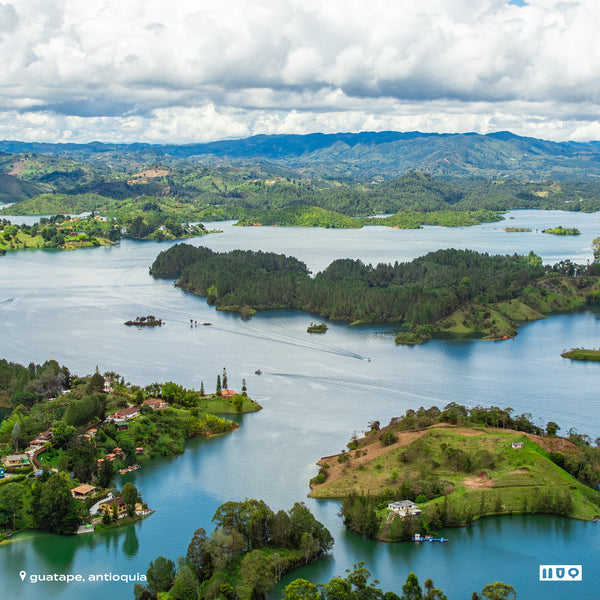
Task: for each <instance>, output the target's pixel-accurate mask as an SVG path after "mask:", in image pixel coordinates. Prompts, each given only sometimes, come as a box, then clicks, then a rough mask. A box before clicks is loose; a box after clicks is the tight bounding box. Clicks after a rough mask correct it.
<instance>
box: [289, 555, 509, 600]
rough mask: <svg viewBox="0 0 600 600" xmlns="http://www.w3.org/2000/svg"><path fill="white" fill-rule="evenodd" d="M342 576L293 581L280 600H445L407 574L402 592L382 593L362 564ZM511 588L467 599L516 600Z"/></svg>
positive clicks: (492, 588) (499, 586) (489, 589)
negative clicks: (318, 580) (312, 580)
mask: <svg viewBox="0 0 600 600" xmlns="http://www.w3.org/2000/svg"><path fill="white" fill-rule="evenodd" d="M346 573H347V575H346V576H345V577H341V576H337V577H333V578H332V579H330V580H329V581H328V582H327V583H317V584H314V583H311V582H310V581H307V580H306V579H295V580H294V581H292V583H290V584H289V585H288V586H286V587H285V589H284V590H283V600H341V599H342V598H343V599H344V600H447V597H446V595H445V594H444V592H442V590H440V589H438V588H436V587H435V585H434V583H433V581H432V580H431V579H430V578H429V579H426V580H425V583H424V587H421V585H420V583H419V580H418V578H417V576H416V575H415V574H414V573H409V574H408V577H407V578H406V583H404V584H403V585H402V590H401V591H400V590H398V594H397V593H396V592H392V591H388V592H384V591H383V590H382V589H380V588H378V587H377V586H376V584H378V583H379V582H378V581H377V580H374V581H370V578H371V573H370V572H369V570H368V569H367V568H366V567H365V563H364V562H362V561H361V562H359V563H358V564H355V565H354V568H353V569H352V571H351V570H350V569H346ZM516 598H517V594H516V592H515V589H514V588H513V587H512V586H511V585H508V584H506V583H503V582H501V581H495V582H494V583H489V584H487V585H485V586H484V588H483V589H482V590H481V593H480V594H478V593H477V592H473V595H472V596H471V600H516Z"/></svg>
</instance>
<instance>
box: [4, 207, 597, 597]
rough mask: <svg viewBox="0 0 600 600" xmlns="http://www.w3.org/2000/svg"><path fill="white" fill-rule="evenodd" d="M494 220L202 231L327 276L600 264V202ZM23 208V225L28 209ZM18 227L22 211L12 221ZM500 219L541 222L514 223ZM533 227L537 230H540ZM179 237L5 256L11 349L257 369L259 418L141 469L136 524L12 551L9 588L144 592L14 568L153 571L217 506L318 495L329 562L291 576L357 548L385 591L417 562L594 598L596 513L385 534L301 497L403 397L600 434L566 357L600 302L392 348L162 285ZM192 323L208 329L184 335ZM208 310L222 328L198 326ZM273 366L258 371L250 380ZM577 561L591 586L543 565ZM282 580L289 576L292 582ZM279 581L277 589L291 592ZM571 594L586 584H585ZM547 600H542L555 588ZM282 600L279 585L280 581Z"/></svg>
mask: <svg viewBox="0 0 600 600" xmlns="http://www.w3.org/2000/svg"><path fill="white" fill-rule="evenodd" d="M509 216H512V217H514V219H510V220H508V221H505V222H501V223H490V224H485V225H482V226H478V227H471V228H460V229H447V228H438V227H427V228H424V229H422V230H406V231H403V230H395V229H389V228H377V227H368V228H363V229H359V230H320V229H301V228H286V229H283V228H261V227H256V228H239V227H235V226H232V224H231V223H225V224H223V223H219V224H208V226H209V227H212V226H217V227H219V228H222V229H223V230H224V233H223V234H213V235H209V236H206V237H203V238H197V239H194V240H192V241H191V243H193V244H195V245H207V246H209V247H211V248H213V249H215V250H229V249H233V248H244V249H262V250H271V251H275V252H285V253H286V254H290V255H294V256H297V257H298V258H300V259H301V260H304V261H305V262H306V263H307V265H308V266H309V268H310V269H311V270H313V272H316V271H318V270H320V269H322V268H324V267H325V266H327V264H329V263H330V262H331V261H332V260H333V259H335V258H342V257H350V258H360V259H361V260H363V261H365V262H374V263H375V262H393V261H395V260H398V261H405V260H411V259H412V258H414V257H416V256H419V255H422V254H425V253H426V252H429V251H434V250H436V249H439V248H447V247H454V248H471V249H474V250H479V251H486V252H489V253H502V254H512V253H513V252H518V253H528V252H529V251H530V250H533V251H535V252H536V253H537V254H539V255H540V256H542V258H543V260H544V262H545V263H553V262H556V261H558V260H563V259H566V258H569V259H571V260H574V261H575V262H582V263H585V262H586V261H587V260H591V259H592V254H591V248H590V242H591V240H592V238H594V237H597V235H598V232H600V215H599V214H597V213H596V214H578V213H560V212H557V211H548V212H538V211H514V212H512V213H510V215H509ZM18 219H20V218H15V220H18ZM19 222H20V221H19ZM507 225H510V226H515V227H529V228H531V229H532V232H529V233H506V232H504V231H503V228H504V227H506V226H507ZM556 225H563V226H564V227H577V228H579V229H580V230H581V231H582V235H581V236H576V237H571V236H565V237H556V236H550V235H547V234H542V233H541V229H543V228H545V227H549V226H556ZM536 230H537V231H536ZM170 245H171V244H170V243H161V244H158V243H154V242H134V241H123V242H122V243H121V245H120V246H115V247H105V248H93V249H83V250H78V251H75V252H60V251H40V250H32V251H20V252H17V253H9V254H7V255H6V256H4V257H1V258H0V340H1V344H2V346H1V347H2V356H3V357H5V358H6V359H8V360H11V361H15V362H20V363H24V364H27V363H28V362H30V361H32V360H33V361H35V362H43V361H44V360H47V359H48V358H55V359H56V360H58V361H59V362H60V363H61V364H66V365H67V366H69V368H70V369H71V370H72V371H73V372H75V373H79V374H82V375H83V374H86V373H92V372H93V371H94V370H95V368H96V366H98V368H99V369H100V371H101V372H103V371H105V370H115V371H117V372H119V373H121V374H122V375H123V376H124V377H125V379H126V380H128V381H131V382H132V383H136V384H138V385H147V384H149V383H151V382H153V381H167V380H172V381H176V382H178V383H181V384H183V385H185V386H188V387H195V388H196V389H198V388H199V387H200V383H201V382H204V385H205V387H206V389H212V387H213V386H214V384H215V382H216V376H217V374H218V373H220V372H221V370H222V368H223V367H227V371H228V375H229V382H230V386H231V387H234V388H237V389H239V388H240V387H241V381H242V378H245V379H246V380H247V384H248V391H249V395H250V396H252V397H253V398H254V399H256V400H257V401H258V402H260V403H261V404H262V405H263V406H264V410H263V411H261V412H259V413H255V414H251V415H245V416H243V417H239V420H240V424H241V427H240V429H239V430H238V431H236V432H235V433H233V434H231V435H228V436H225V437H223V438H215V439H210V440H199V441H194V442H192V443H190V444H188V447H187V449H186V453H185V454H184V455H183V456H179V457H173V458H169V459H162V460H159V461H153V462H152V463H148V464H146V465H144V467H143V469H142V470H141V471H139V472H136V473H132V474H130V475H127V476H126V477H121V478H119V480H118V483H119V485H120V486H122V485H123V484H124V483H125V482H126V481H133V482H134V483H135V485H136V486H137V487H138V488H139V489H140V491H141V493H142V495H143V497H144V500H145V501H147V502H148V503H149V505H150V506H151V507H152V508H155V509H157V512H156V513H155V514H154V515H152V516H151V517H150V518H148V519H146V520H144V521H142V522H140V523H138V524H136V525H134V526H130V527H127V528H123V530H118V531H114V530H113V531H110V532H107V533H104V534H93V535H84V536H77V537H59V536H54V535H49V534H42V533H38V532H26V533H23V534H20V535H18V536H15V538H13V539H12V540H11V541H10V542H5V543H3V544H1V545H0V553H1V555H2V562H1V567H0V574H1V577H2V581H3V586H4V588H5V589H6V590H7V591H8V593H9V596H8V597H11V598H34V597H37V596H39V595H40V593H41V594H42V595H43V596H44V597H48V598H66V599H70V598H81V597H85V598H90V599H95V598H104V597H105V596H106V595H107V594H111V593H112V594H114V595H115V596H116V597H118V598H131V597H133V594H132V584H131V583H121V582H110V583H107V582H104V583H90V582H85V583H71V584H66V583H60V582H52V583H47V582H44V583H37V584H32V583H28V582H27V580H26V581H25V582H22V581H21V578H20V577H19V572H20V571H22V570H25V571H26V572H27V573H30V574H31V573H38V572H39V573H54V572H56V573H73V574H76V573H80V574H82V575H83V576H85V577H87V576H88V575H89V574H94V573H105V572H106V573H113V574H134V573H138V572H139V573H145V571H146V569H147V567H148V563H149V562H150V560H153V559H154V558H156V556H157V555H159V554H162V555H164V556H167V557H169V558H173V559H174V558H176V557H177V556H178V555H182V554H184V553H185V550H186V547H187V544H188V542H189V540H190V538H191V536H192V535H193V532H194V530H195V529H196V528H198V527H204V528H205V529H207V530H209V531H210V530H211V529H212V525H211V521H210V519H211V517H212V515H213V513H214V511H215V509H216V508H217V506H218V505H219V504H221V503H222V502H224V501H227V500H239V499H243V498H245V497H255V498H262V499H264V500H265V501H266V502H267V504H269V505H270V506H271V507H272V508H273V509H274V510H278V509H280V508H283V509H288V508H290V507H291V505H292V504H293V503H294V502H296V501H304V502H306V503H307V504H308V505H309V506H310V508H311V510H313V512H314V513H315V514H316V516H317V518H319V519H320V520H322V521H323V522H324V523H325V524H326V526H327V527H328V528H329V529H330V530H331V531H332V533H333V535H334V537H335V539H336V544H335V547H334V551H333V553H332V555H331V556H329V557H327V558H325V559H323V560H322V561H319V562H318V563H316V564H314V565H310V566H308V567H307V568H306V569H302V570H300V571H297V572H294V573H292V574H290V575H289V576H288V577H287V579H286V581H289V580H290V578H295V577H298V576H308V577H310V578H311V579H312V580H314V581H326V580H328V579H329V578H330V577H331V576H333V575H336V574H343V573H344V570H345V569H346V568H351V567H352V565H353V564H354V563H356V562H358V561H360V560H365V561H366V563H367V567H368V568H369V569H370V570H371V572H372V573H373V574H374V575H375V576H376V577H377V578H378V579H379V580H380V583H381V586H382V587H383V588H384V589H392V590H395V591H396V592H399V591H400V589H401V585H402V583H403V582H404V581H405V579H406V576H407V574H408V573H409V572H410V571H415V572H416V574H417V575H418V577H419V579H420V580H421V581H423V580H424V579H425V578H427V577H432V578H433V580H434V582H435V584H436V585H437V586H438V587H440V588H441V589H443V590H444V591H445V592H446V594H447V595H448V597H449V598H450V600H459V599H460V598H470V597H471V593H472V592H473V591H475V590H477V591H480V590H481V588H482V587H483V585H485V584H486V583H490V582H492V581H496V580H501V581H505V582H507V583H510V584H512V585H514V586H515V588H516V589H517V592H518V594H519V597H520V598H521V597H523V598H536V597H543V598H549V599H554V598H556V599H560V600H563V599H567V598H572V597H574V593H576V594H577V597H578V598H584V599H585V598H590V599H591V598H596V597H598V596H600V576H599V575H597V573H596V572H595V558H594V557H595V556H597V554H595V553H597V551H598V546H599V545H600V535H599V533H598V532H599V529H598V527H597V526H596V525H595V524H589V523H581V522H578V521H571V520H564V519H558V518H553V517H506V518H501V519H486V520H482V521H480V522H478V523H476V524H475V525H474V526H473V527H472V528H469V529H452V530H447V531H445V532H444V535H445V536H446V537H449V538H450V540H451V541H450V543H448V544H443V545H438V546H436V545H433V544H429V545H427V546H419V545H416V544H394V545H388V544H380V543H376V542H373V541H370V540H364V539H363V538H362V537H360V536H357V535H355V534H352V533H350V532H347V531H345V529H344V527H343V525H342V523H341V519H340V517H339V516H337V512H338V510H339V503H337V502H335V501H327V502H325V501H315V500H311V499H308V498H307V497H306V494H307V493H308V491H309V488H308V480H309V479H310V477H312V476H314V474H315V473H316V467H315V465H314V463H315V461H316V460H318V459H319V458H320V457H321V456H324V455H328V454H332V453H335V452H339V451H340V450H341V449H342V448H343V447H345V444H346V443H347V442H348V440H349V438H350V436H351V434H352V433H353V431H355V430H356V431H357V432H362V431H363V430H364V429H365V428H366V426H367V423H368V422H369V421H371V420H373V419H378V420H380V421H381V422H382V423H387V422H388V421H389V419H390V418H391V417H394V416H398V415H400V414H403V413H404V412H405V411H406V410H407V409H408V408H418V407H419V406H425V407H428V406H431V405H437V406H440V407H443V406H444V405H446V404H447V403H449V402H458V403H461V404H466V405H469V406H472V405H477V404H479V405H483V406H488V405H491V404H494V405H497V406H500V407H502V408H504V407H507V406H510V407H512V408H513V409H514V410H515V412H516V413H521V412H530V413H531V414H532V415H534V417H535V419H536V422H537V423H538V424H539V425H541V426H543V425H545V423H546V422H547V421H550V420H553V421H556V422H557V423H559V425H560V426H561V427H563V432H565V431H566V430H567V429H568V428H570V427H574V428H575V429H577V430H578V431H579V432H581V433H587V434H589V435H590V436H591V437H592V439H595V438H596V437H598V436H599V435H600V417H599V415H598V411H597V410H596V404H597V383H598V368H597V367H598V365H589V364H583V363H582V364H579V363H574V362H571V361H568V360H566V359H563V358H561V357H560V352H562V351H563V349H565V348H570V347H572V346H593V347H596V346H597V345H598V342H597V340H598V334H599V333H600V323H599V322H598V316H597V314H596V313H594V312H592V311H584V312H581V313H576V314H570V315H558V316H553V317H550V318H548V319H545V320H542V321H538V322H536V323H531V324H528V325H526V326H524V327H522V328H520V329H519V335H518V336H517V337H516V339H515V340H511V341H506V342H483V341H456V340H452V341H449V340H433V341H430V342H428V343H427V344H425V345H423V346H421V347H415V348H409V347H403V346H399V347H397V346H396V345H395V344H394V341H393V340H394V333H395V332H394V328H393V327H392V326H390V325H376V326H363V327H350V326H348V325H346V324H344V323H335V322H334V323H331V322H328V325H329V331H328V332H327V333H326V334H325V335H321V336H315V335H312V336H311V335H309V334H307V333H306V326H307V325H308V324H309V323H310V321H311V320H315V318H316V317H315V316H314V315H308V314H305V313H301V312H298V311H269V312H264V313H260V314H258V315H257V316H255V317H254V318H252V319H251V320H249V321H244V320H242V319H240V318H239V317H238V316H236V315H228V314H225V313H220V312H216V311H215V310H214V309H213V308H212V307H210V306H208V305H207V304H206V302H205V301H204V300H203V299H200V298H197V297H194V296H192V295H190V294H187V293H184V292H182V291H181V290H178V289H177V288H174V287H173V284H172V281H169V280H155V279H153V278H152V277H150V276H149V275H148V267H149V265H150V264H151V263H152V261H153V259H154V257H155V256H156V254H157V253H158V252H159V251H161V250H164V249H166V248H168V247H169V246H170ZM146 314H155V315H156V316H157V317H159V318H161V319H163V320H164V321H166V324H165V325H164V326H163V327H161V328H153V329H144V330H137V329H133V328H128V327H125V326H124V325H123V322H124V321H126V320H127V319H130V318H135V317H136V316H138V315H146ZM190 319H193V320H196V321H197V322H198V323H199V325H198V326H197V327H190ZM203 322H211V323H212V325H211V326H202V325H200V323H203ZM259 368H260V369H261V370H262V371H263V374H262V375H260V376H258V375H255V374H254V372H255V370H256V369H259ZM564 563H567V564H583V567H584V578H583V582H582V583H581V584H579V583H570V584H566V583H556V584H554V583H540V582H539V581H538V565H539V564H564ZM282 585H283V582H282ZM279 589H281V587H280V588H279ZM574 590H576V591H575V592H574ZM542 594H543V595H542ZM274 597H278V596H277V592H275V594H274Z"/></svg>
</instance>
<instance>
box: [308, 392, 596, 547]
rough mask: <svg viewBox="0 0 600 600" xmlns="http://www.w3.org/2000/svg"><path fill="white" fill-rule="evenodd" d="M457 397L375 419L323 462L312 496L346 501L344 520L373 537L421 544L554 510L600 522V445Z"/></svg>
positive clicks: (553, 427) (313, 484)
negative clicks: (481, 524)
mask: <svg viewBox="0 0 600 600" xmlns="http://www.w3.org/2000/svg"><path fill="white" fill-rule="evenodd" d="M511 413H512V409H510V408H507V409H504V410H502V409H499V408H497V407H491V408H481V407H476V408H471V409H468V408H466V407H464V406H461V405H458V404H456V403H451V404H448V405H447V406H446V407H445V408H444V410H442V411H440V410H439V409H438V408H437V407H435V406H434V407H432V408H429V409H424V408H420V409H419V410H418V411H413V410H409V411H407V412H406V414H405V415H404V416H403V417H401V418H394V419H392V420H391V422H390V424H389V425H387V426H386V427H380V423H379V421H373V422H371V423H369V431H367V432H366V434H365V436H364V437H362V438H360V439H359V438H358V437H357V436H356V435H354V436H353V437H352V439H351V440H350V442H349V443H348V450H346V449H344V450H342V452H341V453H340V454H337V455H333V456H327V457H324V458H322V459H321V460H320V461H319V462H318V464H319V465H320V470H319V472H318V474H317V475H316V476H315V477H314V478H313V479H312V480H311V482H310V484H311V487H312V492H311V493H310V496H312V497H315V498H341V499H343V504H342V515H343V517H344V522H345V524H346V525H347V526H348V527H349V528H350V529H352V530H354V531H357V532H359V533H362V534H364V535H367V536H369V537H371V538H374V539H378V540H382V541H387V542H396V541H409V540H413V541H418V540H419V538H421V539H422V538H423V537H424V536H432V537H435V536H436V533H437V531H438V530H439V529H440V528H442V527H456V526H465V525H470V524H471V523H472V522H473V521H474V520H476V519H479V518H481V517H485V516H493V515H506V514H538V513H548V514H554V515H560V516H564V517H572V518H576V519H583V520H590V521H592V520H593V521H595V520H598V519H599V518H600V493H599V492H598V483H599V482H600V448H599V447H598V442H599V441H600V440H596V447H592V445H591V440H590V439H589V437H588V436H587V435H581V434H578V433H576V432H575V431H573V430H570V431H569V434H568V437H559V436H557V432H558V431H559V429H560V427H559V426H558V425H557V424H556V423H554V422H553V421H550V422H549V423H548V424H547V425H546V428H545V429H542V428H540V427H537V426H535V425H534V424H533V423H532V420H531V415H529V414H522V415H512V414H511Z"/></svg>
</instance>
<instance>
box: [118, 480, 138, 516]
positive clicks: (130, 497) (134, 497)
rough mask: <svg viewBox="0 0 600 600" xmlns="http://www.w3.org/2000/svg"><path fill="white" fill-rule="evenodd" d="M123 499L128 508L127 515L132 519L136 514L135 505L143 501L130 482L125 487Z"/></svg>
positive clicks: (122, 492) (122, 493) (122, 494)
mask: <svg viewBox="0 0 600 600" xmlns="http://www.w3.org/2000/svg"><path fill="white" fill-rule="evenodd" d="M121 498H123V502H125V505H126V506H127V514H128V515H129V516H130V517H133V515H134V514H135V505H136V503H137V502H140V501H141V497H140V495H139V493H138V491H137V488H136V487H135V485H133V483H131V482H128V483H126V484H125V485H124V486H123V490H122V491H121Z"/></svg>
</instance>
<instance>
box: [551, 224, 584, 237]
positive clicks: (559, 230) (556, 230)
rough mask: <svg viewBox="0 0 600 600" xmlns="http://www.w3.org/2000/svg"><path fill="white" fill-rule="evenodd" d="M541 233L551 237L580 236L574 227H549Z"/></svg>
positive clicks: (579, 232)
mask: <svg viewBox="0 0 600 600" xmlns="http://www.w3.org/2000/svg"><path fill="white" fill-rule="evenodd" d="M542 233H551V234H552V235H581V231H579V229H576V228H575V227H563V226H562V225H559V226H558V227H550V228H548V229H542Z"/></svg>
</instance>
